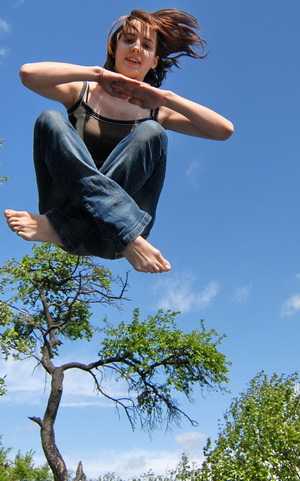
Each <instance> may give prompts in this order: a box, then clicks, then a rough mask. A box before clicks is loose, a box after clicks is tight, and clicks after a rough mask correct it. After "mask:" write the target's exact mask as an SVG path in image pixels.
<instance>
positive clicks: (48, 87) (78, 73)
mask: <svg viewBox="0 0 300 481" xmlns="http://www.w3.org/2000/svg"><path fill="white" fill-rule="evenodd" d="M20 77H21V80H22V83H23V84H24V85H25V86H26V87H28V88H29V89H31V90H33V91H34V92H36V93H37V94H39V95H42V96H43V97H47V98H49V99H51V100H56V101H58V102H61V103H62V104H64V106H65V107H66V108H70V107H71V106H72V105H74V103H75V102H76V100H77V98H78V96H79V94H80V91H81V89H82V82H83V81H88V82H98V83H99V84H100V85H101V86H102V88H103V89H104V90H105V91H106V92H107V93H109V94H110V95H112V96H115V97H119V98H126V99H127V98H128V95H126V94H124V93H122V92H116V91H115V89H114V83H115V82H116V81H118V82H119V84H121V85H125V84H127V83H129V84H130V85H131V86H133V87H136V86H137V85H139V84H140V82H137V81H135V80H131V79H128V78H127V77H124V76H123V75H120V74H117V73H114V72H110V71H109V70H106V69H104V68H102V67H98V66H95V67H84V66H82V65H74V64H69V63H59V62H38V63H27V64H25V65H23V66H22V67H21V69H20Z"/></svg>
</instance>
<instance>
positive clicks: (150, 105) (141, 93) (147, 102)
mask: <svg viewBox="0 0 300 481" xmlns="http://www.w3.org/2000/svg"><path fill="white" fill-rule="evenodd" d="M98 83H99V84H100V85H101V87H102V88H103V90H105V92H107V93H108V94H109V95H111V96H112V97H118V98H121V99H125V100H128V102H129V103H131V104H134V105H138V106H139V107H141V108H143V109H150V110H151V109H156V108H157V107H160V106H162V105H163V98H164V94H163V92H164V91H163V90H160V89H158V88H156V87H151V85H149V84H147V83H145V82H139V81H138V80H134V79H131V78H129V77H125V75H121V74H119V73H116V72H111V71H110V70H106V69H101V74H100V76H99V79H98Z"/></svg>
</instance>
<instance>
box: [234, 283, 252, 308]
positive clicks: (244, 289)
mask: <svg viewBox="0 0 300 481" xmlns="http://www.w3.org/2000/svg"><path fill="white" fill-rule="evenodd" d="M251 291H252V286H251V285H248V286H241V287H237V288H236V289H235V290H234V293H233V296H232V298H231V301H230V302H233V303H236V304H242V303H244V302H246V301H248V299H249V297H250V295H251Z"/></svg>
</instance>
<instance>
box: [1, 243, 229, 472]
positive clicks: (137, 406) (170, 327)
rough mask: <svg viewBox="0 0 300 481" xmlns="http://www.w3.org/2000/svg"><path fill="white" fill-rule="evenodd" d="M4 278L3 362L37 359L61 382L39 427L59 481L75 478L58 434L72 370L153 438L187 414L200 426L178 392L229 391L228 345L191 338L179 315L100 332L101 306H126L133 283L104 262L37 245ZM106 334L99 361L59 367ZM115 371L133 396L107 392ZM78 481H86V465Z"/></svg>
mask: <svg viewBox="0 0 300 481" xmlns="http://www.w3.org/2000/svg"><path fill="white" fill-rule="evenodd" d="M0 279H2V284H1V292H2V295H1V294H0V332H1V341H0V348H1V350H2V354H3V355H4V357H5V358H6V359H7V358H8V357H9V356H13V357H14V358H15V359H17V360H21V359H22V356H27V357H28V356H31V357H33V358H34V359H36V361H37V363H39V364H40V365H41V366H42V367H43V368H44V369H45V371H46V372H47V373H48V375H49V376H50V378H51V390H50V394H49V399H48V404H47V407H46V410H45V413H44V417H43V419H41V418H39V417H35V416H32V417H30V419H31V420H32V421H34V422H35V423H36V424H38V426H39V427H40V432H41V441H42V447H43V450H44V453H45V456H46V459H47V461H48V463H49V465H50V467H51V470H52V472H53V474H54V480H55V481H67V480H68V472H67V467H66V464H65V462H64V460H63V457H62V455H61V454H60V452H59V450H58V448H57V445H56V441H55V432H54V423H55V420H56V416H57V412H58V409H59V405H60V401H61V397H62V392H63V380H64V373H65V372H66V371H68V370H70V369H79V370H81V371H85V372H86V373H87V374H89V375H90V376H91V378H92V379H93V381H94V383H95V386H96V389H97V391H98V392H99V393H100V394H101V395H103V396H104V397H106V398H107V399H109V400H111V401H112V402H113V403H115V404H116V406H117V407H119V408H122V409H124V410H125V413H126V415H127V417H128V419H129V421H130V423H131V425H132V427H133V428H134V427H135V426H136V425H137V424H138V425H141V426H142V427H143V428H145V429H147V430H152V429H154V428H156V427H160V426H161V424H162V423H166V425H167V426H168V425H169V423H171V422H174V421H175V422H176V421H179V420H180V418H181V416H186V417H187V418H188V419H190V418H189V417H188V415H187V414H186V413H185V412H183V411H182V410H181V409H180V408H179V406H178V404H177V402H176V400H175V398H174V394H173V393H174V392H175V391H177V392H180V393H183V394H184V395H186V397H187V398H188V399H191V396H192V393H193V389H194V387H195V386H200V387H201V388H203V389H224V387H223V384H224V383H225V382H227V377H226V375H227V372H228V363H227V362H226V359H225V356H224V355H223V354H222V353H220V352H219V350H218V347H219V344H220V342H221V339H222V338H220V337H218V335H217V333H216V332H215V331H214V330H211V331H206V329H205V327H204V323H203V322H202V323H201V326H200V330H195V331H193V332H191V333H189V334H185V333H183V332H182V331H180V330H179V329H177V328H176V323H175V318H176V316H177V313H174V312H170V311H167V312H166V313H164V312H162V311H158V313H157V314H156V315H155V316H148V318H147V319H146V320H144V321H141V320H140V318H139V311H138V310H137V309H136V310H135V311H134V314H133V319H132V321H131V322H129V323H125V322H121V323H120V324H119V325H118V326H114V325H113V324H111V323H109V322H108V321H107V319H106V318H104V320H103V322H102V327H101V328H99V327H95V326H93V324H92V306H93V305H94V304H103V303H106V304H108V305H113V306H116V307H118V306H119V304H120V302H121V301H122V299H124V294H125V292H126V289H127V279H126V280H125V282H123V281H122V280H121V279H119V278H113V277H112V275H111V273H110V271H108V270H107V269H104V268H103V267H101V266H99V264H98V262H97V261H96V260H93V259H91V258H88V257H84V258H83V257H81V258H79V257H76V256H70V255H66V254H65V253H64V252H63V251H62V250H61V249H58V248H51V247H50V246H48V245H41V246H39V247H37V246H34V248H33V256H29V255H26V256H24V257H23V258H22V259H21V261H16V260H15V259H13V260H10V261H8V262H7V263H6V264H5V265H4V266H3V267H2V268H1V269H0ZM112 285H114V286H116V285H117V286H118V289H119V291H118V292H119V293H118V295H115V294H113V293H112ZM8 295H9V297H7V296H8ZM1 298H2V299H1ZM98 325H99V322H98ZM96 334H98V336H99V352H98V354H95V358H94V360H93V361H91V362H90V363H88V364H86V363H82V362H80V361H79V360H78V361H76V362H69V363H65V364H59V353H60V350H61V349H62V346H63V340H64V339H69V340H72V341H76V340H80V339H84V340H87V341H89V340H91V339H92V338H93V337H95V335H96ZM55 360H57V362H55ZM106 372H108V373H114V378H115V380H116V381H118V380H123V381H125V382H126V383H127V387H128V395H127V396H126V397H123V398H116V397H113V396H112V395H110V394H109V393H108V392H106V391H105V390H104V389H103V385H102V379H103V377H104V376H105V373H106ZM190 421H191V422H192V423H194V421H193V420H192V419H190ZM75 479H76V481H79V480H80V481H83V480H85V479H86V478H85V476H84V473H83V470H82V466H81V463H80V464H79V466H78V470H77V474H76V478H75Z"/></svg>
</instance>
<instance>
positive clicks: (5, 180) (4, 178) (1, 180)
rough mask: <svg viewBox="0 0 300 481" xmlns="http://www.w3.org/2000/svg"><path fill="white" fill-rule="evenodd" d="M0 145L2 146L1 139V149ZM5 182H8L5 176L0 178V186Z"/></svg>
mask: <svg viewBox="0 0 300 481" xmlns="http://www.w3.org/2000/svg"><path fill="white" fill-rule="evenodd" d="M2 144H3V139H0V149H1V148H2ZM0 165H2V164H1V162H0ZM7 180H8V177H7V176H5V177H1V178H0V184H2V182H7Z"/></svg>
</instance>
